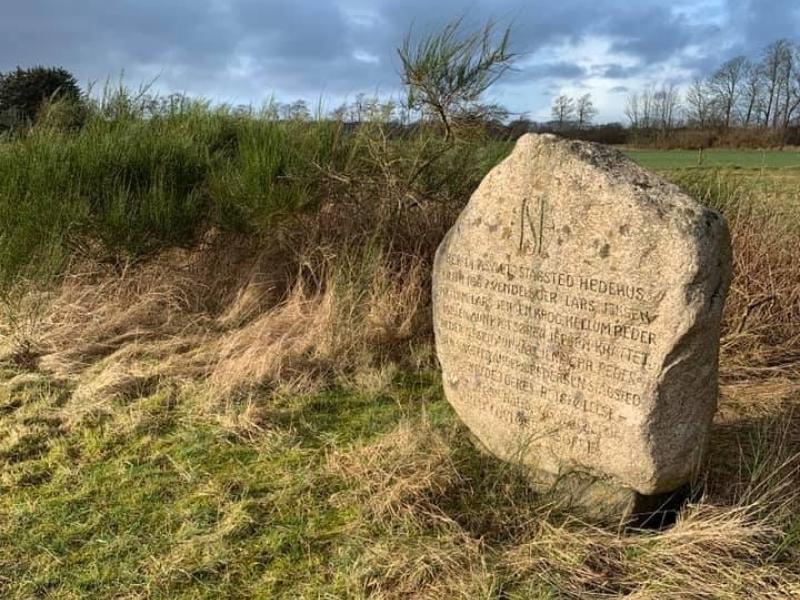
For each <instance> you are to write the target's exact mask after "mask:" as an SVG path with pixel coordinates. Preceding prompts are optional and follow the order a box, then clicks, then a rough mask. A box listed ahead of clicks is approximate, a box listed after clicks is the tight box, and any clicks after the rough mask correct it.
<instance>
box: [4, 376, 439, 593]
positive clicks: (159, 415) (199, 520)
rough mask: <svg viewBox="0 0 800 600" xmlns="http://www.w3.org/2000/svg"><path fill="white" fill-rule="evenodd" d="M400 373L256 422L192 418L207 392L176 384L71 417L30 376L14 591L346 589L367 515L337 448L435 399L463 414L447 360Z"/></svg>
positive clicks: (17, 498)
mask: <svg viewBox="0 0 800 600" xmlns="http://www.w3.org/2000/svg"><path fill="white" fill-rule="evenodd" d="M401 383H402V385H397V386H394V387H393V388H392V389H391V390H389V391H388V392H387V393H384V394H381V395H378V396H370V395H367V394H364V393H359V392H354V391H346V390H331V391H329V392H324V393H321V394H318V395H315V396H311V397H295V398H291V399H287V400H285V401H284V402H279V403H273V404H272V407H271V415H270V423H269V427H270V428H271V430H270V431H268V432H267V433H264V434H259V435H257V436H241V435H235V434H234V433H233V432H231V431H230V430H226V429H225V428H224V427H221V426H219V425H218V424H216V423H214V422H213V420H198V419H197V418H192V407H193V406H194V401H193V400H189V399H187V398H176V397H173V396H172V395H171V392H170V391H169V390H166V389H165V390H160V391H158V392H156V393H155V394H153V395H151V396H148V397H144V398H139V399H137V400H136V401H135V402H133V403H132V404H130V405H128V406H125V407H123V406H118V407H117V411H115V413H114V414H113V415H106V416H105V417H104V418H102V419H95V420H94V422H92V420H91V419H90V420H88V421H87V422H85V423H81V424H80V426H78V427H72V428H67V427H65V426H64V424H63V423H62V422H61V421H60V418H59V414H58V407H59V405H60V404H62V402H63V400H64V397H63V395H61V394H59V393H55V392H54V388H53V387H51V386H50V385H49V383H48V382H46V381H38V382H33V383H31V384H29V385H25V386H23V387H22V388H21V389H18V390H17V392H16V394H15V396H14V400H10V398H9V397H6V399H5V402H3V403H2V404H0V412H1V413H2V415H3V416H2V417H0V419H1V421H0V423H2V425H0V432H2V435H0V439H2V438H5V443H4V444H3V446H2V447H3V450H2V452H0V473H2V476H1V478H0V482H1V485H0V595H2V597H3V598H33V597H44V596H46V597H48V598H85V597H111V596H115V595H116V594H118V593H119V592H120V591H122V590H124V591H126V592H127V593H128V594H130V595H131V597H132V596H135V595H137V594H141V595H143V596H144V595H146V596H147V597H148V598H221V597H225V598H278V597H285V598H297V597H309V595H311V594H310V590H314V595H315V596H316V595H317V594H325V593H327V594H330V597H342V596H344V595H347V593H348V589H350V588H351V587H352V585H353V582H352V581H348V580H347V579H346V578H345V577H344V575H345V574H346V573H347V570H348V564H349V562H350V561H352V559H353V554H354V553H356V551H357V547H358V544H359V540H358V539H353V540H352V541H350V542H348V538H347V533H346V532H347V531H348V530H351V531H354V530H357V529H358V528H359V526H360V521H359V514H358V508H357V507H356V506H348V505H344V506H335V505H333V504H332V503H331V502H330V501H329V499H330V497H331V496H332V495H333V494H335V493H336V492H337V491H341V490H342V489H344V488H345V487H346V484H345V483H344V482H343V481H342V480H341V479H340V478H337V477H336V476H334V475H331V474H330V473H329V472H328V470H326V468H325V464H326V456H327V454H328V453H329V452H330V451H333V450H344V449H346V448H347V447H349V446H350V445H352V444H359V443H365V442H369V441H370V440H372V439H374V438H375V437H376V436H380V435H381V434H383V433H386V432H387V431H389V430H391V429H392V428H393V427H394V426H396V425H397V423H398V422H400V421H401V420H402V419H404V418H407V417H408V416H409V415H410V414H417V413H418V411H420V410H426V411H428V412H429V414H430V415H432V418H434V419H435V420H436V421H437V422H439V423H440V425H441V426H444V423H446V422H448V421H450V420H451V415H450V413H449V409H447V408H446V407H445V403H444V402H443V400H442V397H441V394H440V392H439V390H438V386H437V384H436V383H435V378H434V377H433V376H432V374H430V375H428V376H424V377H422V378H420V377H419V376H418V377H416V378H414V380H413V381H412V380H408V379H406V380H405V381H403V382H401ZM420 399H422V400H420ZM45 416H47V418H45ZM14 429H16V430H17V431H19V430H24V433H23V435H21V436H20V437H19V438H18V439H17V441H16V442H15V443H9V442H8V439H9V437H10V435H11V433H12V430H14ZM350 592H351V593H352V589H350Z"/></svg>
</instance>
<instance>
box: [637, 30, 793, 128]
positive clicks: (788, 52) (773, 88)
mask: <svg viewBox="0 0 800 600" xmlns="http://www.w3.org/2000/svg"><path fill="white" fill-rule="evenodd" d="M625 116H626V117H627V119H628V123H629V126H630V127H631V128H632V129H634V130H648V129H649V130H653V129H658V130H662V131H670V130H672V129H675V128H677V127H695V128H699V129H706V128H722V129H730V128H733V127H759V128H771V129H777V130H780V129H783V130H785V129H788V128H789V127H793V126H798V125H800V45H798V44H796V43H793V42H792V41H790V40H788V39H779V40H777V41H775V42H772V43H771V44H769V45H768V46H767V47H766V48H764V49H763V50H762V52H761V54H760V56H759V57H758V58H756V59H752V58H749V57H747V56H735V57H733V58H731V59H730V60H727V61H725V62H724V63H723V64H722V65H720V66H719V67H718V68H717V69H716V70H715V71H713V72H712V73H711V74H710V75H708V76H707V77H701V78H695V79H694V80H693V81H692V83H691V84H690V85H689V86H688V89H686V90H685V91H682V90H681V89H680V88H679V87H678V86H677V85H675V84H673V83H664V84H662V85H660V86H650V87H647V88H645V89H643V90H639V91H635V92H633V93H631V94H630V95H629V96H628V98H627V101H626V104H625Z"/></svg>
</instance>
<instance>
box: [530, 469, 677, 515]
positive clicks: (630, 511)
mask: <svg viewBox="0 0 800 600" xmlns="http://www.w3.org/2000/svg"><path fill="white" fill-rule="evenodd" d="M530 478H531V482H532V483H533V485H534V487H535V488H536V489H537V490H539V491H540V492H541V493H542V494H543V496H545V498H547V499H548V500H550V501H551V502H553V504H554V506H555V507H556V508H557V509H559V510H565V511H571V512H575V513H576V514H578V515H585V516H586V517H588V518H589V519H591V520H593V521H601V522H604V523H608V524H611V525H614V524H619V525H621V526H622V527H624V528H633V529H663V528H666V527H669V526H671V525H673V524H674V523H675V520H676V519H677V517H678V514H679V513H680V510H681V508H682V507H683V505H684V504H685V503H686V501H687V499H688V497H689V493H690V487H689V486H688V485H685V486H683V487H681V488H679V489H677V490H674V491H672V492H667V493H664V494H655V495H652V496H645V495H643V494H640V493H639V492H636V491H635V490H632V489H630V488H626V487H623V486H620V485H617V484H615V483H613V482H610V481H607V480H604V479H601V478H598V477H594V476H592V475H588V474H585V473H579V472H571V473H565V474H562V475H553V474H551V473H547V472H544V471H541V470H536V469H531V475H530Z"/></svg>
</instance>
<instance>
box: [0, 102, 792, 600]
mask: <svg viewBox="0 0 800 600" xmlns="http://www.w3.org/2000/svg"><path fill="white" fill-rule="evenodd" d="M206 110H207V109H203V108H202V107H200V108H197V107H195V108H194V109H193V111H192V112H190V113H187V114H179V115H173V116H170V117H166V118H164V119H161V120H159V119H151V120H148V121H143V120H141V119H138V118H137V117H136V115H135V114H133V115H131V114H123V115H122V116H121V117H114V118H111V117H109V116H107V115H106V116H104V117H102V118H101V117H100V116H98V118H97V120H96V121H94V122H91V123H90V125H89V127H88V128H87V129H85V130H84V131H82V132H69V133H65V132H58V131H53V130H51V129H48V128H46V127H43V128H41V130H36V131H33V132H32V133H31V134H30V135H29V136H27V137H24V138H20V139H7V140H5V141H0V174H2V178H0V221H2V225H3V227H2V230H0V274H1V275H2V278H0V597H3V598H15V599H28V598H54V599H55V598H59V599H61V598H64V599H67V598H69V599H77V598H142V599H145V598H147V599H151V598H163V599H167V598H170V599H172V598H187V599H188V598H381V599H389V598H447V599H452V598H465V599H473V598H491V599H497V600H501V599H502V600H510V599H516V600H523V599H530V598H553V599H555V598H587V597H595V598H616V597H621V596H631V597H636V598H652V599H657V598H665V597H693V598H707V599H718V598H722V599H737V598H744V597H751V598H775V599H777V598H792V597H798V596H800V435H799V434H798V432H800V422H798V417H800V412H798V411H797V410H796V408H797V405H798V403H800V384H798V381H800V285H798V281H800V271H799V270H798V267H797V261H796V247H797V242H798V239H800V225H798V221H797V220H796V219H793V218H788V217H787V216H786V215H787V214H788V213H787V212H786V211H784V208H785V207H786V206H787V204H786V202H785V201H784V200H785V198H787V197H788V196H787V195H786V194H785V193H781V194H778V195H771V194H767V193H766V192H765V190H766V188H765V187H763V186H764V185H766V183H764V182H766V181H773V182H779V183H775V184H774V187H775V188H776V189H780V190H782V191H785V189H787V186H786V185H785V184H784V183H780V182H782V181H783V180H782V178H783V177H784V176H785V174H786V173H788V172H792V171H793V169H791V168H785V167H788V165H780V168H778V165H773V166H771V167H768V168H765V169H764V170H763V173H762V172H761V169H760V166H759V168H758V171H759V177H761V179H759V180H757V182H756V180H753V179H748V178H747V177H738V178H737V177H733V176H730V175H729V174H730V173H733V172H736V173H740V172H745V171H748V168H743V169H732V168H727V167H726V168H724V169H717V168H711V169H707V168H703V169H693V168H672V167H670V166H664V165H665V164H667V165H669V164H672V163H669V162H668V161H666V160H665V159H664V158H661V153H658V155H655V154H654V153H643V154H641V155H640V154H637V153H634V156H636V158H637V160H643V161H644V162H646V161H647V160H651V161H653V160H656V161H657V162H658V161H660V163H658V164H656V163H650V164H651V166H652V168H660V169H666V171H665V172H667V174H668V176H669V177H672V178H674V179H675V180H676V181H678V182H679V183H680V184H681V185H684V187H686V189H687V190H689V191H690V192H691V193H693V194H695V195H696V196H697V197H699V198H701V199H702V200H703V201H704V202H707V203H709V204H712V205H714V206H715V207H717V208H719V209H720V210H721V211H722V212H723V213H724V214H725V215H726V216H727V218H728V220H729V222H730V225H731V230H732V238H733V245H734V249H735V257H736V260H735V279H734V283H733V286H732V290H731V293H730V295H729V301H728V305H727V310H726V314H725V323H724V337H723V341H722V358H721V375H722V379H723V386H722V395H721V399H720V411H719V414H718V415H717V418H716V420H715V424H714V427H713V431H712V438H711V459H710V461H709V463H708V465H707V466H706V468H705V470H704V471H703V473H702V476H701V477H699V478H698V480H697V481H696V482H695V483H694V487H695V491H696V492H697V497H696V500H695V501H694V502H693V503H692V504H691V505H690V506H688V507H687V509H686V510H685V512H684V514H683V515H682V517H681V519H680V520H679V522H678V523H677V524H676V525H675V526H674V527H673V528H672V529H669V530H666V531H663V532H656V531H642V532H633V533H624V532H622V531H620V528H619V527H618V524H612V523H604V522H600V521H593V520H591V519H589V518H588V517H587V516H586V515H583V514H581V512H580V510H577V509H576V510H567V509H566V507H564V506H562V505H559V504H558V503H557V501H556V500H557V499H556V498H552V497H549V496H548V495H547V494H541V493H537V492H536V491H534V490H533V488H532V487H531V486H530V485H529V483H528V482H527V480H526V478H525V476H524V473H522V472H521V471H520V470H519V469H517V468H514V467H511V466H509V465H506V464H503V463H500V462H499V461H496V460H493V459H491V458H489V457H487V456H486V455H484V454H483V453H481V452H479V451H478V450H476V448H475V447H474V446H473V445H472V443H471V442H470V439H469V437H468V435H467V432H466V431H465V430H464V428H463V427H462V426H461V425H460V424H459V422H458V419H457V417H456V416H455V414H454V412H453V411H452V409H451V408H450V407H449V405H448V404H447V402H446V401H445V400H444V398H443V394H442V389H441V376H440V373H439V371H438V369H437V365H436V361H435V358H434V352H433V348H432V344H431V323H430V292H429V290H430V279H429V273H430V268H431V260H432V256H433V252H434V250H435V248H436V245H437V243H438V241H439V240H440V239H441V236H442V234H443V233H444V231H446V230H447V228H448V227H449V226H450V225H451V224H452V222H453V219H454V217H455V215H456V214H457V213H458V210H459V208H460V207H461V206H463V204H464V202H465V201H466V199H467V197H468V195H469V193H470V192H471V190H472V189H474V187H475V186H476V185H477V182H478V181H480V179H481V178H482V177H483V175H484V174H485V173H486V172H487V171H488V169H490V168H491V166H492V165H493V164H495V163H496V162H497V161H498V160H499V159H500V158H501V157H502V156H503V155H504V153H505V152H507V151H508V145H507V144H498V143H495V142H488V141H486V140H481V139H480V138H476V139H474V140H471V141H469V142H464V143H459V144H458V145H456V146H454V147H449V146H443V145H442V144H441V143H440V141H439V140H437V139H436V138H435V137H427V136H426V135H425V133H424V132H422V133H420V135H419V136H416V137H411V138H409V139H405V140H401V141H397V140H391V139H388V138H387V136H386V135H385V134H386V132H385V131H384V130H383V129H382V128H381V127H380V126H379V125H377V124H371V125H370V126H368V127H364V128H363V129H362V130H361V131H360V132H346V131H344V130H343V129H341V128H338V127H336V126H335V124H315V123H277V122H265V121H263V120H260V119H257V118H253V117H244V116H242V115H233V114H226V113H224V112H223V113H220V112H213V113H209V112H204V111H206ZM664 154H670V153H664ZM690 154H691V153H689V154H687V156H688V155H690ZM712 154H713V153H709V155H712ZM781 156H783V155H781ZM771 160H772V159H771ZM775 160H778V159H775ZM781 160H783V158H781ZM659 165H660V166H659ZM738 166H742V167H744V165H738ZM751 166H752V165H751ZM686 167H691V165H686ZM751 170H752V169H751ZM756 183H758V185H755V184H756ZM770 185H773V184H770ZM759 186H761V187H759Z"/></svg>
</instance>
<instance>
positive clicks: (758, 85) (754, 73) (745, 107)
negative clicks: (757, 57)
mask: <svg viewBox="0 0 800 600" xmlns="http://www.w3.org/2000/svg"><path fill="white" fill-rule="evenodd" d="M742 100H743V102H742V112H743V115H742V120H743V123H744V125H745V127H747V126H748V125H750V124H751V122H752V121H754V120H757V119H758V114H759V112H761V107H762V104H763V100H764V85H763V78H762V72H761V69H759V67H758V65H755V64H753V63H752V62H750V61H747V64H746V65H745V76H744V84H743V85H742Z"/></svg>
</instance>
